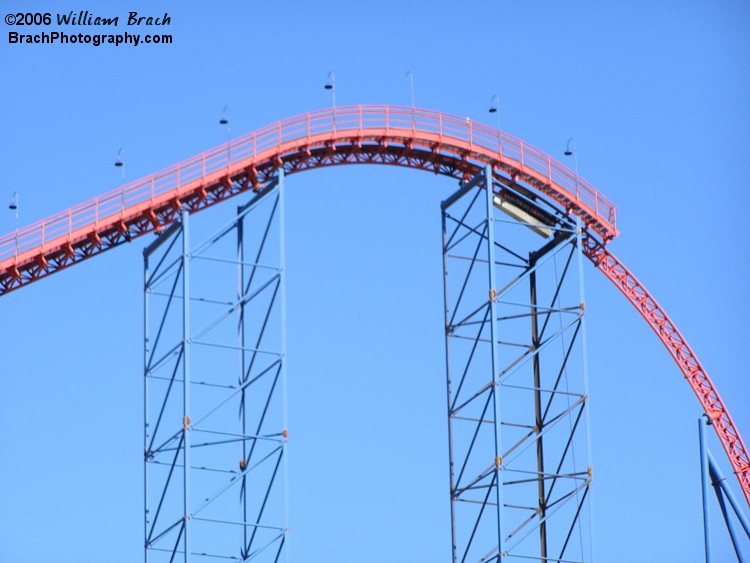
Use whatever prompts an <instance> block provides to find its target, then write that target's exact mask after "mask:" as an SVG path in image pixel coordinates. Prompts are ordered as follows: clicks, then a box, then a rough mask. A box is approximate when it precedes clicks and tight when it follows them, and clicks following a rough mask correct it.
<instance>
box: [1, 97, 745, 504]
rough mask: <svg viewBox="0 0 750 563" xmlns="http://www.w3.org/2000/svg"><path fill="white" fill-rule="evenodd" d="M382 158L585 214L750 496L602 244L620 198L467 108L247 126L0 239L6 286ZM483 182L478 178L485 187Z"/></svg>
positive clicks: (639, 294) (693, 367) (699, 386)
mask: <svg viewBox="0 0 750 563" xmlns="http://www.w3.org/2000/svg"><path fill="white" fill-rule="evenodd" d="M340 164H386V165H392V166H404V167H408V168H416V169H421V170H427V171H431V172H433V173H435V174H441V175H446V176H451V177H453V178H456V179H458V180H459V181H464V182H465V181H468V180H469V179H470V178H471V177H473V176H474V175H476V174H477V173H479V172H480V171H481V170H482V169H483V168H484V167H485V166H487V165H490V166H491V167H492V170H493V172H494V174H496V175H498V177H502V178H503V180H504V181H505V182H511V183H512V184H513V185H514V186H518V187H519V189H523V190H526V193H527V194H528V197H531V198H540V199H542V200H545V201H547V202H548V203H550V204H551V205H554V206H555V207H556V208H557V209H558V210H559V212H560V213H561V214H565V215H570V216H575V217H577V218H578V219H579V220H580V221H581V224H582V225H583V229H584V233H583V238H582V241H583V251H584V254H585V255H586V256H587V257H588V258H589V259H590V260H591V261H592V262H593V263H594V265H595V266H596V267H597V268H598V269H599V270H601V271H602V273H603V274H604V275H605V276H606V277H607V278H608V279H609V280H610V281H612V282H613V283H614V284H615V286H616V287H617V288H618V289H619V290H620V291H621V292H622V293H623V294H624V295H625V296H626V297H627V298H628V300H629V301H630V302H631V303H632V304H633V305H634V306H635V307H636V309H638V311H639V312H640V313H641V315H642V316H643V317H644V319H645V320H646V322H647V323H648V324H649V326H651V328H652V329H653V330H654V331H655V332H656V334H657V336H658V337H659V339H660V340H661V341H662V343H663V344H664V346H665V347H666V348H667V350H668V351H669V353H670V354H671V355H672V357H673V358H674V360H675V361H676V362H677V365H678V367H679V368H680V370H681V371H682V373H683V375H684V376H685V378H686V379H687V381H688V383H689V384H690V386H691V387H692V389H693V391H694V392H695V394H696V396H697V397H698V400H699V401H700V403H701V407H702V408H703V409H704V411H705V412H706V414H707V415H708V416H709V417H710V419H711V420H712V421H713V427H714V429H715V430H716V433H717V435H718V436H719V439H720V441H721V443H722V445H723V447H724V450H725V452H726V454H727V456H728V458H729V460H730V462H731V464H732V468H733V471H734V473H735V474H736V475H737V478H738V480H739V482H740V486H741V488H742V492H743V494H744V495H745V499H746V500H747V502H748V505H750V457H748V451H747V448H746V447H745V444H744V443H743V441H742V438H741V436H740V434H739V431H738V429H737V427H736V426H735V424H734V422H733V421H732V418H731V416H730V414H729V411H728V410H727V408H726V406H725V405H724V403H723V401H722V400H721V397H720V396H719V393H718V391H717V389H716V387H715V386H714V384H713V383H712V382H711V379H710V378H709V376H708V374H707V373H706V370H705V369H704V368H703V366H702V365H701V363H700V361H699V360H698V358H697V356H696V355H695V353H694V352H693V350H692V349H691V348H690V346H689V345H688V343H687V341H686V340H685V338H684V337H683V336H682V334H681V333H680V332H679V330H678V329H677V327H676V326H675V324H674V323H673V322H672V320H671V319H670V318H669V316H668V315H667V314H666V312H665V311H664V309H663V308H662V307H661V306H660V305H659V304H658V303H657V302H656V300H655V299H654V298H653V297H652V296H651V294H650V293H649V292H648V290H647V289H646V288H645V287H644V286H643V284H642V283H640V282H639V281H638V280H637V279H636V278H635V276H633V274H632V273H631V272H630V271H629V270H628V269H627V268H626V267H625V265H624V264H622V262H620V261H619V260H618V259H617V258H616V257H615V256H614V255H613V254H612V253H611V252H610V251H609V250H608V249H607V248H606V244H607V243H608V242H609V241H610V240H611V239H612V238H614V237H616V236H617V235H618V231H617V223H616V208H615V206H614V205H613V204H612V203H611V202H610V201H609V200H607V198H606V197H605V196H603V195H602V194H601V193H599V192H598V191H597V190H596V189H595V188H594V187H593V186H591V185H590V184H589V183H588V182H586V181H585V180H583V179H582V178H580V177H579V176H577V175H576V174H575V173H574V172H573V171H571V170H570V169H569V168H567V167H566V166H564V165H563V164H561V163H560V162H558V161H556V160H554V159H553V158H551V157H550V156H549V155H547V154H545V153H543V152H542V151H539V150H538V149H535V148H534V147H532V146H530V145H528V144H526V143H525V142H523V141H521V140H520V139H517V138H515V137H513V136H511V135H508V134H507V133H503V132H500V131H498V130H496V129H494V128H492V127H489V126H487V125H484V124H481V123H477V122H474V121H472V120H471V119H469V118H462V117H458V116H454V115H449V114H445V113H441V112H437V111H433V110H426V109H420V108H410V107H398V106H386V105H371V106H348V107H339V108H333V109H326V110H318V111H313V112H310V113H306V114H301V115H298V116H295V117H291V118H287V119H284V120H282V121H279V122H276V123H274V124H272V125H268V126H266V127H263V128H261V129H259V130H257V131H254V132H251V133H248V134H246V135H243V136H241V137H238V138H237V139H234V140H232V141H230V142H229V143H225V144H223V145H220V146H218V147H216V148H213V149H211V150H208V151H206V152H204V153H202V154H199V155H197V156H194V157H192V158H190V159H188V160H185V161H183V162H180V163H178V164H176V165H173V166H171V167H169V168H166V169H164V170H162V171H160V172H157V173H155V174H152V175H150V176H147V177H145V178H142V179H140V180H136V181H134V182H131V183H129V184H127V185H125V186H123V187H121V188H119V189H117V190H113V191H111V192H108V193H106V194H103V195H101V196H99V197H97V198H95V199H93V200H90V201H88V202H85V203H83V204H80V205H77V206H75V207H72V208H70V209H68V210H66V211H63V212H61V213H58V214H56V215H53V216H52V217H49V218H47V219H44V220H42V221H38V222H36V223H34V224H32V225H29V226H27V227H24V228H22V229H20V230H18V231H16V232H14V233H11V234H9V235H5V236H3V237H1V238H0V295H3V294H5V293H8V292H10V291H13V290H15V289H18V288H20V287H22V286H24V285H28V284H29V283H32V282H34V281H36V280H38V279H41V278H43V277H46V276H47V275H49V274H52V273H54V272H57V271H59V270H62V269H64V268H67V267H69V266H71V265H73V264H76V263H78V262H80V261H82V260H85V259H87V258H90V257H91V256H94V255H96V254H99V253H101V252H103V251H105V250H108V249H110V248H112V247H114V246H117V245H119V244H122V243H124V242H128V241H130V240H132V239H133V238H136V237H138V236H140V235H143V234H145V233H148V232H152V231H161V230H162V229H164V228H165V227H167V226H169V225H170V224H172V223H174V222H175V221H176V220H178V219H179V218H180V216H181V214H182V212H183V210H186V211H188V212H189V213H194V212H196V211H200V210H201V209H203V208H205V207H209V206H211V205H214V204H216V203H219V202H221V201H224V200H225V199H228V198H230V197H232V196H234V195H237V194H240V193H243V192H248V191H255V192H258V191H259V190H261V189H262V188H263V187H264V186H265V184H266V183H267V182H269V181H271V180H272V179H273V178H274V177H275V174H276V172H277V170H279V169H280V168H283V170H284V171H285V173H286V174H293V173H295V172H301V171H303V170H307V169H311V168H318V167H323V166H333V165H340ZM480 189H481V188H480Z"/></svg>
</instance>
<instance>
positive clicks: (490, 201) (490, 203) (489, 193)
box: [484, 165, 505, 561]
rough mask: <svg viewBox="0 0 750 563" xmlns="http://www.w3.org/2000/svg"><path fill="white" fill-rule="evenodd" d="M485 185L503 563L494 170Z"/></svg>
mask: <svg viewBox="0 0 750 563" xmlns="http://www.w3.org/2000/svg"><path fill="white" fill-rule="evenodd" d="M484 182H485V192H486V202H487V269H488V273H489V280H488V281H489V295H488V299H489V308H490V338H491V340H492V341H491V344H490V355H491V360H490V363H491V366H492V386H493V389H492V410H493V413H494V417H493V421H494V422H493V426H494V428H493V430H494V434H495V436H494V437H495V469H494V471H495V501H496V502H497V507H496V508H497V546H498V547H497V549H498V561H502V560H503V540H504V538H505V535H504V534H503V518H502V516H503V515H502V512H503V481H502V469H503V458H502V454H503V445H502V432H501V428H500V420H501V409H500V380H499V366H498V356H497V354H498V351H497V340H498V333H497V307H496V304H495V295H496V292H497V286H496V284H495V220H494V207H495V206H494V192H493V188H492V186H493V177H492V167H491V166H489V165H488V166H486V167H485V169H484Z"/></svg>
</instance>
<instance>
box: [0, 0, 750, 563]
mask: <svg viewBox="0 0 750 563" xmlns="http://www.w3.org/2000/svg"><path fill="white" fill-rule="evenodd" d="M1 4H2V7H3V15H5V13H10V12H14V11H24V10H36V9H43V10H45V11H50V12H52V13H56V12H67V11H69V10H86V9H88V10H90V11H92V12H95V13H96V14H99V15H109V14H121V15H122V16H126V15H127V12H128V11H130V10H139V11H143V12H144V13H149V14H153V15H161V14H162V13H163V12H165V11H168V12H169V14H170V15H171V18H172V24H171V26H170V27H169V28H168V31H169V32H170V33H172V34H173V36H174V44H172V45H167V46H148V45H141V46H138V47H131V46H120V47H117V48H114V47H99V48H93V47H85V46H76V45H69V46H60V45H53V46H50V45H23V46H19V45H8V44H7V36H6V33H7V31H8V30H9V28H8V26H5V27H4V29H3V34H2V36H1V37H2V41H1V42H0V45H1V46H0V63H1V64H0V68H1V69H2V81H0V112H2V113H1V114H0V116H1V119H2V133H1V135H2V147H3V150H2V151H0V171H1V172H0V203H2V204H3V207H2V208H0V232H2V233H6V232H9V231H12V230H13V229H14V217H13V215H12V213H11V212H10V211H8V210H7V209H6V208H5V205H6V203H5V201H6V200H7V201H8V202H10V199H11V197H12V195H13V192H14V191H16V190H17V191H19V192H20V203H21V215H20V219H21V221H20V222H21V224H22V225H26V224H29V223H31V222H33V221H36V220H39V219H42V218H44V217H46V216H48V215H51V214H53V213H55V212H57V211H60V210H62V209H65V208H67V207H69V206H71V205H74V204H76V203H79V202H82V201H84V200H87V199H89V198H92V197H94V196H96V195H98V194H100V193H102V192H104V191H108V190H110V189H112V188H115V187H117V186H118V185H119V184H120V178H119V171H118V170H116V169H115V168H114V167H113V162H114V160H115V158H116V156H117V153H118V150H119V149H120V147H123V148H124V157H125V160H126V169H125V170H126V175H127V178H126V179H128V180H133V179H136V178H138V177H140V176H144V175H146V174H148V173H150V172H153V171H156V170H158V169H160V168H163V167H165V166H168V165H170V164H172V163H174V162H176V161H178V160H181V159H184V158H187V157H189V156H191V155H193V154H195V153H198V152H200V151H203V150H205V149H207V148H210V147H212V146H214V145H216V144H219V143H220V142H222V141H224V140H225V133H224V131H223V129H222V128H221V127H220V126H219V124H218V119H219V117H220V115H221V111H222V108H223V107H224V106H225V105H228V106H229V110H228V115H229V117H230V119H231V127H232V134H233V135H237V134H241V133H245V132H248V131H251V130H253V129H255V128H257V127H260V126H262V125H264V124H267V123H271V122H273V121H275V120H277V119H280V118H283V117H287V116H291V115H294V114H297V113H302V112H305V111H308V110H312V109H317V108H320V107H327V106H329V105H330V95H329V93H328V92H326V91H325V90H323V87H322V86H323V83H324V81H325V78H326V75H327V73H328V71H330V70H335V72H336V79H337V102H338V104H339V105H346V104H359V103H390V104H403V105H408V104H409V103H410V94H409V85H408V82H406V81H405V79H404V75H405V73H406V71H407V70H411V71H412V73H413V75H414V83H415V97H416V104H417V105H418V106H422V107H428V108H433V109H437V110H442V111H446V112H449V113H455V114H458V115H466V116H470V117H471V118H472V119H474V120H480V121H485V122H487V123H489V124H495V123H496V121H495V119H494V118H493V117H492V116H490V115H489V114H488V113H487V107H488V105H489V102H490V98H491V97H492V95H493V94H498V95H499V97H500V101H501V119H502V127H503V129H504V130H506V131H508V132H509V133H511V134H513V135H515V136H517V137H520V138H521V139H524V140H525V141H527V142H529V143H530V144H532V145H534V146H536V147H538V148H540V149H542V150H544V151H546V152H549V153H550V154H552V155H555V156H557V157H559V158H561V159H562V158H564V157H563V156H562V152H563V150H564V148H565V142H566V140H567V139H568V138H569V137H571V136H574V137H575V138H576V141H577V146H578V161H579V169H580V173H581V175H582V176H583V177H585V178H586V179H587V180H589V181H590V182H591V183H593V184H594V185H595V186H597V187H598V188H599V189H600V190H601V191H602V192H603V193H604V194H606V195H607V196H608V197H609V198H610V199H611V200H612V201H614V202H615V203H616V204H617V206H618V208H619V227H620V230H621V233H622V234H621V236H620V238H619V239H617V240H615V241H614V242H613V243H612V245H611V248H612V249H613V251H614V253H615V254H617V255H618V256H619V257H620V258H621V259H622V260H623V261H624V262H625V263H626V264H627V265H628V267H630V268H631V269H632V270H633V271H634V273H635V274H636V275H637V276H638V277H639V278H640V279H641V280H642V281H643V282H644V283H645V284H646V286H647V287H648V288H649V289H650V290H651V291H652V292H653V293H654V295H655V296H656V298H657V299H658V300H659V301H660V302H661V304H662V305H663V306H664V307H665V308H666V310H667V311H668V312H669V314H670V315H671V316H672V318H673V319H674V320H675V322H676V323H677V325H678V326H679V328H680V329H681V330H682V332H683V333H684V335H685V336H686V337H687V339H688V341H689V342H690V343H691V345H692V346H693V348H694V349H695V351H696V352H697V354H698V356H699V357H700V359H701V360H702V362H703V363H704V365H705V367H706V368H707V370H708V372H709V374H710V375H711V377H712V378H713V380H714V382H715V383H716V384H717V386H718V388H719V390H720V392H721V394H722V396H723V398H724V400H725V402H726V404H727V405H728V407H729V409H730V411H731V413H732V415H733V417H734V420H735V422H736V423H737V425H738V427H739V429H740V431H742V432H744V435H745V439H746V440H747V439H748V438H750V409H749V408H748V402H749V401H748V399H750V378H748V370H747V362H746V358H745V353H744V352H745V350H746V348H747V343H746V340H747V334H748V332H749V331H750V323H749V322H748V318H749V316H750V298H749V297H748V292H747V276H748V268H749V264H750V260H749V259H748V250H747V245H746V243H745V238H744V237H745V231H746V228H745V222H746V221H747V215H748V212H749V211H750V195H749V194H750V189H749V188H750V186H749V185H748V182H749V181H748V156H750V104H748V100H750V71H749V69H750V38H749V37H748V34H747V29H748V25H749V24H750V7H749V6H748V5H747V4H746V3H743V2H739V1H735V2H730V1H714V2H710V3H705V2H703V3H702V2H695V1H692V0H690V1H680V2H678V1H663V2H658V3H655V2H646V1H634V2H628V3H626V5H623V3H620V4H619V5H618V6H616V7H614V6H613V5H612V3H603V2H595V1H578V2H565V3H562V2H535V3H529V2H519V1H516V2H510V1H506V2H468V3H466V4H465V5H462V6H460V7H459V6H458V4H457V3H452V2H442V1H440V2H435V1H433V2H391V1H384V2H377V3H376V2H368V3H358V2H288V1H287V2H284V1H281V2H273V3H266V4H262V3H260V2H239V1H235V2H230V1H224V2H216V3H199V2H176V1H171V2H170V1H164V0H157V1H151V2H143V1H137V0H132V1H131V2H113V1H108V2H96V3H92V2H89V3H86V2H80V1H78V0H67V1H66V2H60V1H57V0H54V1H49V2H43V3H42V2H21V1H7V0H4V1H3V2H2V3H1ZM288 185H289V197H288V221H289V234H288V245H289V249H288V260H289V263H288V270H289V298H288V300H289V354H290V358H289V370H290V371H289V378H290V390H289V393H290V395H289V400H290V432H291V435H292V448H293V449H292V457H291V460H292V465H291V468H290V481H291V495H290V503H291V507H292V509H291V521H292V529H293V535H292V536H291V541H292V545H293V555H294V558H295V559H294V560H295V561H321V562H323V561H363V562H381V561H389V562H390V561H393V562H400V561H447V560H448V558H449V553H450V552H449V549H450V533H449V531H450V528H449V526H450V513H449V502H448V469H447V446H446V440H447V437H446V420H445V400H444V394H445V389H444V364H443V337H442V279H441V255H440V216H439V206H438V204H439V202H440V200H441V199H443V198H444V197H445V196H446V194H448V193H449V192H450V191H451V190H452V189H453V188H454V187H455V183H454V182H452V181H451V180H449V179H445V178H438V177H435V176H433V175H429V174H423V173H418V172H413V171H408V170H401V169H387V168H366V167H354V168H336V169H330V170H326V171H318V172H311V173H307V174H300V175H296V176H294V177H292V178H291V179H290V180H289V183H288ZM226 205H227V206H232V207H233V206H234V202H232V203H227V204H226ZM199 218H200V216H199ZM142 247H143V242H142V241H137V242H135V243H133V244H132V245H128V246H126V247H123V248H119V249H117V250H114V251H112V252H108V253H106V254H104V255H102V256H99V257H97V258H96V259H94V260H91V261H88V262H85V263H82V264H80V265H78V266H77V267H75V268H73V269H71V270H69V271H66V272H63V273H60V274H56V275H54V276H53V277H51V278H48V279H45V280H43V281H41V282H39V283H35V284H33V285H32V286H29V287H27V288H24V289H22V290H20V291H17V292H14V293H12V294H9V295H7V296H6V297H3V298H2V300H1V301H0V319H2V329H1V332H0V358H2V362H1V363H0V366H1V367H0V373H2V378H3V392H2V394H1V395H0V426H1V427H2V429H3V431H2V433H1V434H0V435H1V436H2V438H1V439H0V451H2V458H1V459H2V462H1V463H0V495H1V496H2V502H1V503H0V561H2V562H9V563H37V562H42V561H44V562H48V561H55V562H60V563H78V562H81V561H97V562H98V561H112V562H120V561H123V562H125V561H137V560H140V559H141V557H142V537H141V534H142V493H141V477H142V443H141V435H142V434H141V433H142V428H141V424H142V406H141V394H142V365H141V362H142V352H141V346H142V328H141V302H142V293H141V284H142V258H141V250H142ZM586 276H587V278H586V291H587V302H588V306H587V317H588V323H589V325H588V326H589V361H590V370H591V393H592V439H593V459H594V478H595V489H594V491H595V492H594V512H595V516H596V521H595V529H594V540H595V544H596V554H597V561H601V562H618V561H646V562H650V561H654V562H662V561H679V562H698V561H701V560H702V549H703V548H702V526H701V512H700V487H699V466H698V450H697V428H696V425H697V423H696V420H697V418H698V416H699V415H700V413H701V411H700V408H699V405H698V402H697V401H696V399H695V397H694V395H693V393H692V391H691V390H690V388H689V387H688V385H687V384H686V383H685V382H684V380H683V378H682V376H681V373H680V372H679V370H678V369H677V367H676V366H675V365H674V363H673V362H672V360H671V358H670V357H669V355H668V354H667V352H666V351H665V349H664V348H663V347H662V346H661V344H660V343H659V342H658V340H657V338H656V337H655V336H654V335H653V334H652V333H651V331H650V329H649V328H648V327H647V326H646V324H645V323H644V322H643V321H642V320H641V318H640V317H639V316H638V314H637V313H636V311H635V310H634V309H633V308H632V307H631V306H630V305H629V304H628V303H627V302H626V301H625V299H624V297H622V296H621V295H620V294H619V292H618V291H617V290H616V289H615V288H614V287H611V285H610V284H609V282H608V281H606V279H604V277H603V276H602V275H600V274H599V273H598V272H597V271H595V270H594V268H593V267H589V268H587V270H586ZM342 312H348V313H347V314H344V313H342ZM710 447H711V449H712V450H713V451H714V453H715V454H716V455H717V457H718V458H719V459H720V461H721V463H722V464H723V466H722V467H723V470H724V472H725V473H726V474H729V473H731V468H730V467H729V465H728V462H726V461H725V460H724V457H723V455H722V452H721V451H720V445H719V443H718V441H717V440H716V439H715V437H713V436H711V443H710ZM730 477H731V476H730ZM730 485H731V486H732V487H734V489H735V491H736V494H738V495H739V494H740V492H739V490H738V487H737V485H736V482H735V481H734V480H733V478H730ZM713 517H714V522H715V523H716V524H717V525H716V527H715V531H716V533H715V536H714V547H715V550H716V552H717V560H719V561H725V560H726V561H729V560H731V559H730V551H729V548H728V546H727V542H726V541H725V539H724V536H725V532H724V531H723V529H722V527H721V525H720V523H719V522H718V512H717V511H714V514H713ZM745 549H746V552H747V553H750V549H749V548H748V546H745Z"/></svg>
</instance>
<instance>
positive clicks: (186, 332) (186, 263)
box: [182, 210, 190, 563]
mask: <svg viewBox="0 0 750 563" xmlns="http://www.w3.org/2000/svg"><path fill="white" fill-rule="evenodd" d="M189 217H190V213H189V212H188V211H187V210H183V211H182V377H183V382H182V413H183V415H182V416H183V418H182V434H183V455H182V459H183V463H184V466H183V482H182V485H183V497H182V505H183V514H184V516H183V517H184V519H185V521H184V523H183V530H184V537H183V539H184V543H183V546H184V549H185V554H184V555H185V557H184V560H185V563H188V562H189V561H190V235H189V232H190V229H189Z"/></svg>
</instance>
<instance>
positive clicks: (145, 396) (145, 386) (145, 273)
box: [143, 252, 149, 563]
mask: <svg viewBox="0 0 750 563" xmlns="http://www.w3.org/2000/svg"><path fill="white" fill-rule="evenodd" d="M148 256H149V255H148V254H147V253H145V252H144V253H143V452H144V455H145V453H146V452H147V451H148V437H149V433H148V379H147V377H148V373H147V367H146V366H148V357H149V342H148V338H149V331H148V279H149V276H148V272H149V269H148ZM147 541H148V462H146V463H144V464H143V545H144V546H145V545H146V542H147ZM148 554H149V550H148V549H144V550H143V560H144V562H145V563H148Z"/></svg>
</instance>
